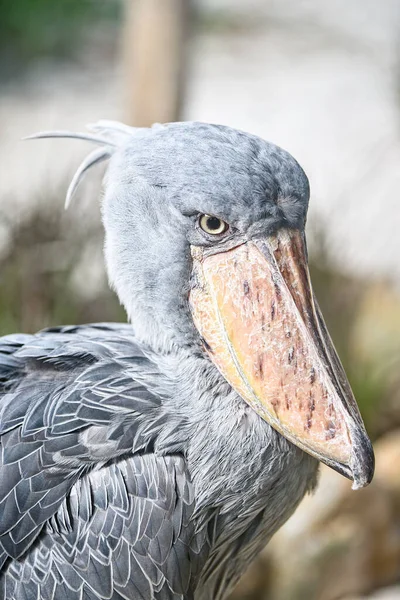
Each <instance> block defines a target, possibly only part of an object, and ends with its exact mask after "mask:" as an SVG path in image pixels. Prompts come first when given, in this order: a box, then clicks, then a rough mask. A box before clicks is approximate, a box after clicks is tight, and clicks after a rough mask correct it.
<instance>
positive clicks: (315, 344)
mask: <svg viewBox="0 0 400 600" xmlns="http://www.w3.org/2000/svg"><path fill="white" fill-rule="evenodd" d="M192 256H193V269H194V275H195V277H194V278H193V279H194V280H195V281H196V285H195V286H194V287H193V288H192V289H191V292H190V305H191V310H192V315H193V319H194V322H195V325H196V327H197V329H198V331H199V333H200V335H201V336H202V338H203V339H204V340H205V346H206V348H207V351H208V353H209V355H210V357H211V359H212V360H213V362H214V363H215V365H216V366H217V368H218V369H219V370H220V372H221V373H222V374H223V376H224V377H225V379H226V380H227V381H228V382H229V383H230V384H231V385H232V387H233V388H234V389H235V390H236V391H237V392H238V394H240V396H242V398H243V399H244V400H245V401H246V402H248V404H249V405H250V406H251V407H252V408H253V409H254V410H255V411H256V412H257V413H258V414H259V415H260V416H261V417H262V418H263V419H265V420H266V421H267V422H268V423H269V424H270V425H271V426H272V427H274V428H275V429H276V430H277V431H279V432H280V433H281V434H282V435H284V436H285V437H286V438H287V439H288V440H290V441H292V442H293V443H294V444H296V445H297V446H299V447H300V448H302V449H303V450H305V451H306V452H308V453H309V454H312V455H313V456H315V457H316V458H318V459H319V460H321V461H323V462H325V463H327V464H329V465H330V466H332V467H333V468H335V469H336V470H338V471H340V472H341V473H342V474H343V475H345V476H347V477H349V478H351V479H353V480H354V487H362V486H364V485H367V484H368V483H369V482H370V481H371V479H372V475H373V468H374V459H373V451H372V447H371V444H370V442H369V439H368V436H367V434H366V432H365V429H364V426H363V423H362V419H361V417H360V414H359V411H358V408H357V404H356V402H355V400H354V397H353V395H352V392H351V389H350V386H349V384H348V382H347V378H346V375H345V373H344V370H343V368H342V366H341V364H340V361H339V359H338V357H337V354H336V352H335V349H334V347H333V344H332V342H331V339H330V337H329V335H328V333H327V330H326V327H325V325H324V323H323V320H322V316H321V314H320V312H319V310H318V308H317V307H316V304H315V301H314V297H313V293H312V288H311V284H310V279H309V272H308V267H307V259H306V248H305V242H304V238H303V236H302V234H301V233H300V232H298V231H291V230H281V231H280V232H278V234H276V235H275V236H273V237H270V238H268V239H265V240H257V241H251V242H247V243H243V244H241V245H239V246H237V247H235V248H232V249H229V250H226V251H223V252H218V253H211V252H210V251H209V250H207V249H204V248H200V247H195V248H192Z"/></svg>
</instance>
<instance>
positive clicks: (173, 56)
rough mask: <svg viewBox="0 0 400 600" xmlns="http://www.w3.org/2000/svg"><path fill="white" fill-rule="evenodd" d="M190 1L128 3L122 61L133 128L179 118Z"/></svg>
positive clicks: (143, 0) (127, 117)
mask: <svg viewBox="0 0 400 600" xmlns="http://www.w3.org/2000/svg"><path fill="white" fill-rule="evenodd" d="M188 9H189V6H188V2H187V0H136V2H132V1H131V0H128V1H127V2H126V20H125V35H124V48H123V55H124V63H125V69H126V73H127V75H126V90H127V116H126V120H127V122H128V123H129V124H131V125H135V126H139V127H147V126H149V125H151V124H152V123H154V122H157V121H159V122H168V121H177V120H179V117H180V112H181V107H182V100H183V91H184V71H185V66H186V64H185V63H186V52H185V45H186V30H187V26H188V12H189V10H188Z"/></svg>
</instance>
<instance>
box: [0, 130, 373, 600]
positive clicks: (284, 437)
mask: <svg viewBox="0 0 400 600" xmlns="http://www.w3.org/2000/svg"><path fill="white" fill-rule="evenodd" d="M48 136H67V137H68V136H69V137H71V136H72V137H77V138H84V139H86V140H88V141H90V142H93V143H94V144H97V146H99V147H96V149H95V150H94V151H93V152H92V153H91V154H90V155H89V156H88V158H87V159H86V160H85V161H84V162H83V164H82V165H81V167H80V168H79V169H78V172H77V174H76V175H75V177H74V179H73V181H72V183H71V186H70V189H69V191H68V196H67V200H68V201H69V200H70V199H71V197H72V195H73V193H74V191H75V189H76V187H77V185H78V184H79V182H80V180H81V178H82V176H83V174H84V173H85V172H86V171H87V170H88V169H89V168H90V167H91V166H92V165H94V164H96V163H99V162H101V161H103V160H106V159H110V162H109V166H108V170H107V174H106V177H105V192H104V198H103V202H102V208H103V221H104V228H105V235H106V242H105V258H106V263H107V269H108V274H109V279H110V283H111V286H112V287H113V288H114V289H115V291H116V293H117V294H118V297H119V299H120V301H121V303H122V304H123V305H124V307H125V308H126V311H127V314H128V317H129V321H130V324H129V325H127V324H108V323H107V324H96V325H85V326H68V327H55V328H51V329H47V330H45V331H42V332H40V333H38V334H36V335H23V334H18V335H11V336H7V337H3V338H1V339H0V427H1V429H0V435H1V438H0V443H1V467H0V564H1V576H0V598H1V599H2V600H5V599H7V600H11V599H13V600H21V599H24V600H33V599H39V598H42V599H43V600H61V599H62V600H67V599H68V600H78V599H79V600H83V599H85V600H95V599H96V600H99V599H113V600H116V599H121V598H124V599H130V600H151V599H154V600H167V599H168V600H178V599H179V600H183V599H185V600H222V599H223V598H226V596H227V595H228V594H229V592H230V591H231V590H232V588H233V586H234V585H235V583H236V582H237V581H238V579H239V577H240V576H241V574H242V573H243V572H244V571H245V569H246V568H247V567H248V565H249V564H250V562H251V561H252V560H253V559H254V557H255V556H256V555H257V553H258V552H259V551H260V550H261V549H262V548H263V547H264V546H265V544H266V543H267V542H268V540H269V539H270V538H271V536H272V535H273V534H274V532H276V530H277V529H278V528H279V527H280V526H281V525H282V524H283V523H284V522H285V521H286V519H287V518H288V517H289V516H290V515H291V514H292V513H293V511H294V510H295V508H296V507H297V505H298V504H299V502H300V501H301V499H302V498H303V496H304V495H305V494H306V493H307V492H309V491H311V490H312V489H313V488H314V486H315V484H316V478H317V472H318V464H319V461H322V462H324V463H326V464H327V465H329V466H330V467H332V468H333V469H336V470H337V471H339V472H340V473H342V474H343V475H344V476H346V477H348V478H350V479H352V480H353V482H354V484H353V487H354V488H360V487H362V486H365V485H367V484H368V483H369V482H370V481H371V478H372V475H373V452H372V448H371V444H370V442H369V439H368V437H367V434H366V431H365V429H364V426H363V423H362V420H361V417H360V414H359V412H358V409H357V405H356V402H355V400H354V397H353V395H352V392H351V389H350V386H349V384H348V382H347V379H346V375H345V373H344V371H343V368H342V366H341V364H340V361H339V359H338V356H337V354H336V352H335V349H334V347H333V345H332V342H331V339H330V337H329V334H328V332H327V330H326V327H325V324H324V321H323V318H322V315H321V312H320V310H319V308H318V304H317V302H316V300H315V298H314V296H313V292H312V288H311V284H310V278H309V272H308V268H307V250H306V242H305V235H304V227H305V222H306V214H307V205H308V200H309V185H308V181H307V177H306V175H305V174H304V172H303V170H302V169H301V167H300V166H299V165H298V163H297V162H296V161H295V160H294V159H293V158H292V157H291V156H290V155H289V154H288V153H287V152H285V151H284V150H282V149H280V148H278V147H277V146H274V145H272V144H270V143H268V142H265V141H264V140H262V139H260V138H258V137H255V136H253V135H249V134H246V133H243V132H239V131H235V130H234V129H230V128H229V127H222V126H218V125H208V124H203V123H172V124H168V125H157V126H155V127H153V128H151V129H135V128H130V127H127V126H124V125H122V124H119V123H114V122H106V121H105V122H100V123H98V124H97V125H95V126H93V127H92V133H87V134H71V133H69V132H61V131H59V132H54V133H43V134H39V135H38V136H37V137H48Z"/></svg>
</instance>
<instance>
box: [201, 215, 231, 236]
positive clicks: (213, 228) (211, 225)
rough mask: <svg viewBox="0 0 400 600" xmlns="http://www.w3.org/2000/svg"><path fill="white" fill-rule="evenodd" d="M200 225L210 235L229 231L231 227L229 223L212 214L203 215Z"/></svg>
mask: <svg viewBox="0 0 400 600" xmlns="http://www.w3.org/2000/svg"><path fill="white" fill-rule="evenodd" d="M199 225H200V227H201V228H202V230H203V231H205V232H206V233H208V234H210V235H221V233H225V232H226V231H228V228H229V225H228V223H225V221H222V219H218V217H213V216H212V215H201V216H200V219H199Z"/></svg>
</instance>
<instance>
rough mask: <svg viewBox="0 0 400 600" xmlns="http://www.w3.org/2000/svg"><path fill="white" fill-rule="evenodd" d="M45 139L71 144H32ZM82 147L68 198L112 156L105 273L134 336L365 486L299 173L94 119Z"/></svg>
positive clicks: (233, 144) (290, 164) (241, 140)
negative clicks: (311, 257)
mask: <svg viewBox="0 0 400 600" xmlns="http://www.w3.org/2000/svg"><path fill="white" fill-rule="evenodd" d="M50 135H53V136H54V135H58V136H65V135H66V133H65V132H56V133H55V134H47V133H45V134H39V137H48V136H50ZM67 135H69V136H71V135H72V136H73V137H76V136H75V135H74V134H67ZM78 137H83V138H84V139H88V140H90V141H93V142H95V143H99V144H101V145H102V147H101V148H100V150H98V149H96V150H95V151H94V153H92V154H91V155H90V156H89V158H88V159H87V160H86V161H85V162H84V163H83V165H82V166H81V168H80V169H79V170H78V173H77V175H76V176H75V178H74V180H73V182H72V185H71V187H70V190H69V193H68V198H70V197H71V196H72V194H73V192H74V191H75V188H76V186H77V184H78V183H79V181H80V179H81V176H82V175H83V173H84V172H85V171H86V170H87V168H88V167H89V166H91V165H92V164H94V163H96V162H99V161H100V160H103V159H105V158H111V160H110V165H109V168H108V171H107V174H106V178H105V194H104V199H103V221H104V226H105V232H106V244H105V254H106V262H107V267H108V273H109V278H110V282H111V284H112V286H113V287H114V288H115V290H116V292H117V294H118V296H119V298H120V300H121V302H122V303H123V304H124V306H125V307H126V310H127V313H128V315H129V318H130V320H131V321H132V323H133V325H134V328H135V332H136V335H137V336H138V338H139V339H141V341H142V342H143V343H145V344H147V345H148V346H150V347H152V348H153V349H155V350H157V351H159V352H173V351H174V348H186V349H187V350H188V351H193V349H194V351H195V352H199V353H203V354H204V356H205V357H206V358H207V360H209V361H211V362H212V363H213V364H214V365H215V367H216V368H217V369H218V370H219V371H220V373H221V374H222V375H223V377H224V378H225V379H226V381H227V382H228V383H229V384H230V385H231V386H232V387H233V388H234V389H235V390H236V391H237V393H238V394H239V395H240V396H241V397H242V398H243V399H244V400H245V401H246V402H247V403H248V404H249V405H250V406H251V408H252V409H253V410H254V411H255V412H256V413H258V415H259V416H260V417H261V418H262V419H264V420H265V421H267V422H268V423H269V424H270V425H271V426H272V427H273V428H274V429H276V430H277V431H278V432H280V433H281V434H282V435H283V436H284V437H285V438H287V439H288V440H290V441H291V442H292V443H293V444H295V445H296V446H298V447H300V448H301V449H302V450H304V451H305V452H307V453H309V454H311V455H312V456H314V457H316V458H317V459H318V460H320V461H322V462H324V463H326V464H327V465H329V466H330V467H332V468H333V469H335V470H337V471H339V472H340V473H342V474H343V475H345V476H346V477H348V478H350V479H352V480H353V482H354V484H353V487H355V488H358V487H363V486H365V485H367V484H368V483H369V482H370V481H371V479H372V476H373V470H374V456H373V450H372V446H371V443H370V441H369V439H368V436H367V433H366V431H365V428H364V425H363V422H362V419H361V416H360V413H359V410H358V407H357V404H356V401H355V399H354V396H353V394H352V391H351V388H350V385H349V383H348V380H347V377H346V375H345V372H344V370H343V367H342V365H341V363H340V360H339V358H338V356H337V354H336V351H335V349H334V346H333V344H332V341H331V338H330V336H329V333H328V331H327V328H326V326H325V323H324V320H323V317H322V314H321V312H320V310H319V307H318V304H317V302H316V299H315V296H314V294H313V290H312V286H311V282H310V275H309V270H308V265H307V248H306V239H305V232H304V228H305V223H306V216H307V208H308V201H309V184H308V180H307V177H306V175H305V173H304V171H303V170H302V168H301V167H300V166H299V164H298V163H297V162H296V161H295V160H294V158H293V157H292V156H291V155H290V154H289V153H287V152H286V151H284V150H282V149H281V148H279V147H277V146H275V145H273V144H271V143H268V142H266V141H264V140H262V139H260V138H258V137H256V136H253V135H249V134H246V133H243V132H239V131H236V130H234V129H231V128H228V127H223V126H218V125H208V124H204V123H172V124H167V125H158V126H155V127H153V128H151V129H136V128H130V127H126V126H123V125H121V124H116V123H112V122H100V123H99V124H98V125H96V126H95V127H94V135H87V134H79V136H78Z"/></svg>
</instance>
